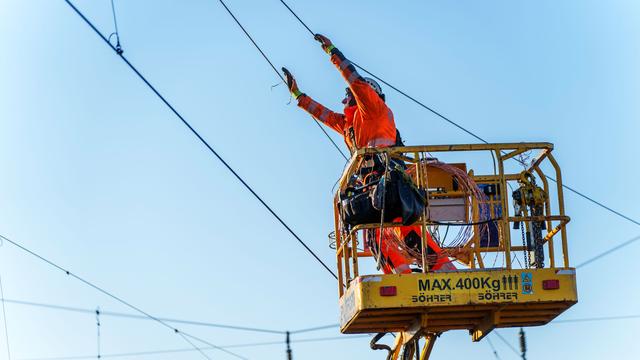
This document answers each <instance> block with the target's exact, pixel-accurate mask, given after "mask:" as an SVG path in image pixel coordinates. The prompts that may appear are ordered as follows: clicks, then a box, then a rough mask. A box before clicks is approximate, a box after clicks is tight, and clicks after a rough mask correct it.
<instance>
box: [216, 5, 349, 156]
mask: <svg viewBox="0 0 640 360" xmlns="http://www.w3.org/2000/svg"><path fill="white" fill-rule="evenodd" d="M218 1H219V2H220V4H221V5H222V6H223V7H224V9H225V10H226V11H227V12H228V13H229V15H231V17H232V18H233V20H234V21H235V22H236V24H237V25H238V27H240V29H241V30H242V32H244V34H245V35H246V36H247V38H249V40H250V41H251V43H252V44H253V46H255V48H256V49H257V50H258V51H259V52H260V55H262V57H263V58H264V59H265V60H266V61H267V63H269V66H271V68H272V69H273V71H274V72H275V73H276V75H278V77H279V78H280V80H282V82H283V83H284V84H285V85H287V82H286V80H285V79H284V77H283V76H282V74H280V72H279V71H278V69H276V67H275V66H274V65H273V62H272V61H271V59H269V57H268V56H267V54H265V52H264V51H263V50H262V48H260V46H259V45H258V43H256V42H255V40H253V37H252V36H251V35H250V34H249V32H248V31H247V30H246V29H245V27H244V26H243V25H242V23H240V20H238V18H237V17H236V16H235V14H234V13H233V12H232V11H231V10H230V9H229V7H228V6H227V4H225V2H224V1H222V0H218ZM312 119H313V118H312ZM313 122H314V123H315V124H316V125H318V127H319V128H320V130H321V131H322V132H323V133H324V135H325V136H326V137H327V139H329V141H330V142H331V144H333V147H335V148H336V150H338V152H339V153H340V155H342V157H343V158H344V159H345V160H349V158H348V157H347V155H345V153H344V152H343V151H342V149H340V147H339V146H338V144H336V142H335V141H333V138H332V137H331V136H330V135H329V133H327V131H326V130H325V129H324V128H323V127H322V125H320V123H319V122H318V121H316V119H313Z"/></svg>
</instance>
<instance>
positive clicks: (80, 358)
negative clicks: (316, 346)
mask: <svg viewBox="0 0 640 360" xmlns="http://www.w3.org/2000/svg"><path fill="white" fill-rule="evenodd" d="M365 337H369V335H352V336H340V337H337V336H336V337H322V338H307V339H300V340H293V339H292V340H291V342H292V343H308V342H324V341H334V340H353V339H361V338H365ZM283 343H284V342H283V341H282V340H279V341H266V342H255V343H244V344H231V345H223V346H221V347H223V348H225V349H230V348H250V347H260V346H270V345H282V344H283ZM201 350H210V348H201ZM194 351H196V350H195V349H193V348H180V349H166V350H151V351H138V352H128V353H113V354H103V355H102V358H116V357H134V356H147V355H161V354H173V353H185V352H194ZM95 358H96V357H95V355H76V356H58V357H39V358H24V359H19V360H85V359H87V360H89V359H95Z"/></svg>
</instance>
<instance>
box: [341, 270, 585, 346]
mask: <svg viewBox="0 0 640 360" xmlns="http://www.w3.org/2000/svg"><path fill="white" fill-rule="evenodd" d="M545 280H558V281H559V283H560V286H559V288H558V289H554V290H544V289H543V282H544V281H545ZM387 286H395V287H396V289H397V295H396V296H382V295H381V292H380V289H381V288H382V287H387ZM577 301H578V295H577V289H576V276H575V270H574V269H522V270H503V269H495V270H488V269H485V270H478V269H476V270H474V271H452V272H431V273H427V274H422V273H415V274H406V275H403V274H388V275H365V276H360V277H358V278H356V279H355V281H353V282H352V286H350V287H349V289H348V290H347V291H346V293H345V295H344V296H343V297H342V298H341V299H340V313H341V318H340V330H341V331H342V332H343V333H347V334H356V333H375V332H389V331H398V332H413V333H414V334H415V333H417V332H419V331H420V332H442V331H446V330H450V329H452V328H455V329H468V330H470V331H472V332H473V334H472V335H473V339H474V340H475V341H477V340H480V339H481V338H482V337H483V336H484V335H486V334H487V333H488V332H489V331H491V330H492V329H493V328H494V327H510V326H535V325H543V324H546V323H548V322H549V321H551V320H552V319H553V318H555V317H556V316H558V315H560V314H561V313H562V312H563V311H564V310H566V309H567V308H569V307H570V306H571V305H573V304H574V303H576V302H577ZM416 325H417V327H416ZM405 336H406V335H405Z"/></svg>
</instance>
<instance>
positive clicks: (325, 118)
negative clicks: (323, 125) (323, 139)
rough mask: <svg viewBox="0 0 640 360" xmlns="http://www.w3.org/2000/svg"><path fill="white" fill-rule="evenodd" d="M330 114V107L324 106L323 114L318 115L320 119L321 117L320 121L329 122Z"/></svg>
mask: <svg viewBox="0 0 640 360" xmlns="http://www.w3.org/2000/svg"><path fill="white" fill-rule="evenodd" d="M328 116H329V109H327V108H324V109H322V114H320V116H318V119H320V121H322V122H327V117H328Z"/></svg>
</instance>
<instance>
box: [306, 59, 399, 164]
mask: <svg viewBox="0 0 640 360" xmlns="http://www.w3.org/2000/svg"><path fill="white" fill-rule="evenodd" d="M331 62H332V63H333V64H334V65H335V66H336V67H337V68H338V70H340V73H341V74H342V76H343V77H344V78H345V80H346V81H347V83H348V84H349V88H350V89H351V92H352V93H353V96H354V98H355V100H356V105H355V106H347V107H345V108H344V114H340V113H337V112H333V111H331V110H329V109H327V108H326V107H324V106H322V105H320V104H319V103H318V102H316V101H314V100H313V99H311V98H310V97H309V96H307V95H301V96H300V97H299V98H298V106H299V107H301V108H302V109H304V110H306V111H307V112H308V113H309V114H311V116H313V118H314V119H316V120H318V121H321V122H322V123H324V124H325V125H327V126H329V127H330V128H332V129H334V130H335V131H337V132H339V133H340V134H341V135H342V136H344V141H345V142H346V143H347V146H348V147H349V150H350V151H351V152H353V151H355V150H356V149H359V148H363V147H385V146H393V145H394V144H395V141H396V124H395V121H394V119H393V113H392V112H391V109H389V107H387V105H386V104H385V103H384V101H383V100H382V99H381V98H380V96H378V94H377V93H376V92H375V90H373V89H372V88H371V86H369V84H367V83H366V82H365V81H364V80H363V78H362V76H360V74H358V72H357V71H356V69H355V67H354V66H353V64H351V62H350V61H349V60H347V59H346V58H345V57H344V55H342V53H341V52H340V51H339V50H338V49H336V48H334V49H333V50H332V51H331Z"/></svg>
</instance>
